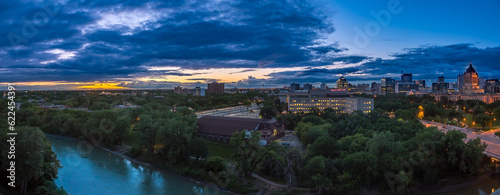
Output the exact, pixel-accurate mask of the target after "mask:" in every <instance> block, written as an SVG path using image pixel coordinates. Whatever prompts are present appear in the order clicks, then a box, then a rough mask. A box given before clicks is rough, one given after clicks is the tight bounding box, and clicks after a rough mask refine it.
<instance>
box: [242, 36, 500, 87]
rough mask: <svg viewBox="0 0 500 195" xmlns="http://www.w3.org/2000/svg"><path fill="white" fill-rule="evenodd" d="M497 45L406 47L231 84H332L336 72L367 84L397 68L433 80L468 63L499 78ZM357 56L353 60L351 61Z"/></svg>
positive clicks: (395, 73) (454, 74) (489, 76)
mask: <svg viewBox="0 0 500 195" xmlns="http://www.w3.org/2000/svg"><path fill="white" fill-rule="evenodd" d="M499 56H500V47H491V48H477V47H474V46H473V45H472V44H454V45H447V46H422V47H419V48H408V49H405V50H404V51H403V52H401V53H396V54H393V55H392V57H394V58H393V59H380V58H377V59H371V58H367V57H364V56H358V57H353V56H348V57H346V58H351V57H353V59H354V60H353V61H352V63H355V62H354V61H357V62H362V61H363V60H366V62H365V63H362V64H361V65H359V66H355V67H349V68H341V69H320V68H309V69H307V70H303V71H285V72H276V73H271V74H269V75H268V76H270V78H268V79H255V78H254V79H250V78H249V79H243V80H240V81H238V82H235V83H233V85H234V86H240V87H255V86H261V85H262V84H265V85H268V86H280V85H289V84H290V83H292V82H295V83H300V84H304V83H315V84H319V83H335V82H336V81H337V79H338V77H339V76H338V75H343V76H345V77H346V78H347V80H348V81H349V82H357V83H370V82H372V81H376V82H380V79H382V78H385V77H392V78H395V79H399V76H400V74H401V71H403V72H405V73H413V75H414V76H413V78H414V80H419V79H424V80H437V77H438V76H445V78H446V79H450V80H453V79H455V80H456V78H457V75H458V74H460V73H464V72H465V70H466V69H467V67H468V66H469V62H472V64H473V66H474V67H475V69H476V71H477V72H478V73H479V76H480V77H483V78H485V79H494V78H496V79H499V78H500V58H499ZM356 58H358V59H357V60H355V59H356Z"/></svg>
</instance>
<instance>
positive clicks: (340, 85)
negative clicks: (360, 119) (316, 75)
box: [337, 76, 349, 89]
mask: <svg viewBox="0 0 500 195" xmlns="http://www.w3.org/2000/svg"><path fill="white" fill-rule="evenodd" d="M348 86H349V83H348V82H347V79H345V78H344V77H343V76H341V77H340V78H339V80H337V89H346V88H347V87H348Z"/></svg>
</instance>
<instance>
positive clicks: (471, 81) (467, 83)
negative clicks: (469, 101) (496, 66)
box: [460, 64, 484, 94]
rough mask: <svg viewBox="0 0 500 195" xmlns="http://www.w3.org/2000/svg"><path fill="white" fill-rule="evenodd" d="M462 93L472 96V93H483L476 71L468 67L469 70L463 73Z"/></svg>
mask: <svg viewBox="0 0 500 195" xmlns="http://www.w3.org/2000/svg"><path fill="white" fill-rule="evenodd" d="M460 92H462V93H467V94H472V93H484V89H481V88H480V87H479V75H478V74H477V72H476V69H474V67H472V64H470V65H469V68H467V70H466V71H465V73H464V82H463V86H462V91H460Z"/></svg>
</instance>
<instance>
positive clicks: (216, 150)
mask: <svg viewBox="0 0 500 195" xmlns="http://www.w3.org/2000/svg"><path fill="white" fill-rule="evenodd" d="M207 145H208V156H209V157H210V156H220V157H222V158H223V159H225V160H231V155H232V154H233V153H234V152H235V150H234V148H231V147H229V146H228V145H227V144H224V143H216V142H208V144H207Z"/></svg>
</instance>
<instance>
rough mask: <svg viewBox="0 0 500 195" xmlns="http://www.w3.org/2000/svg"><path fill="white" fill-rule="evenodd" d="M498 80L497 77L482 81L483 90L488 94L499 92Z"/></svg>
mask: <svg viewBox="0 0 500 195" xmlns="http://www.w3.org/2000/svg"><path fill="white" fill-rule="evenodd" d="M499 89H500V81H499V80H498V79H488V80H486V82H485V83H484V92H485V93H488V94H496V93H500V90H499Z"/></svg>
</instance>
